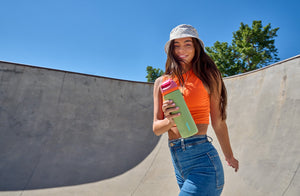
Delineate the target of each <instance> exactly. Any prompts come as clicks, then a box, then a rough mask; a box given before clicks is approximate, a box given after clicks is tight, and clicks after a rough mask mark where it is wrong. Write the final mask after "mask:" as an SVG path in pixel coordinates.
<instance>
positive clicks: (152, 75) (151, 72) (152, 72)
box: [146, 66, 164, 82]
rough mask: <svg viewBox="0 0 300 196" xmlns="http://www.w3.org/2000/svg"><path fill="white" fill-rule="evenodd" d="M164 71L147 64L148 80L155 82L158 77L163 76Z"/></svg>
mask: <svg viewBox="0 0 300 196" xmlns="http://www.w3.org/2000/svg"><path fill="white" fill-rule="evenodd" d="M163 74H164V71H163V70H161V69H159V68H153V67H152V66H147V76H146V78H147V81H148V82H154V81H155V80H156V78H158V77H160V76H162V75H163Z"/></svg>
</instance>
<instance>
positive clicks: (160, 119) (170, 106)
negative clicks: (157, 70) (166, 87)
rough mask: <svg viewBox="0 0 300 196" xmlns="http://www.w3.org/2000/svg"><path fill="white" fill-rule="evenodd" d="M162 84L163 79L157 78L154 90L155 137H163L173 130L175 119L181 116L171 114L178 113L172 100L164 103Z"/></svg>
mask: <svg viewBox="0 0 300 196" xmlns="http://www.w3.org/2000/svg"><path fill="white" fill-rule="evenodd" d="M161 83H162V77H159V78H157V79H156V80H155V83H154V88H153V101H154V106H153V109H154V112H153V114H154V116H153V132H154V133H155V135H161V134H163V133H165V132H167V131H168V130H169V129H171V127H173V126H174V125H175V122H174V120H173V118H174V117H176V116H178V115H180V114H179V113H178V114H175V115H171V114H170V112H173V111H176V110H178V108H176V107H175V104H174V103H173V101H171V100H167V101H165V102H163V100H162V94H161V91H160V85H161ZM163 110H164V111H163ZM164 113H165V114H167V115H165V114H164ZM164 117H165V118H164Z"/></svg>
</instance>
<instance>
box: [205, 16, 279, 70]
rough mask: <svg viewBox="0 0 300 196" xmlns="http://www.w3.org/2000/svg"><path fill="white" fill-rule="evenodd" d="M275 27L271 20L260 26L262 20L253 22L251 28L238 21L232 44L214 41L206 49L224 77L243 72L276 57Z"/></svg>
mask: <svg viewBox="0 0 300 196" xmlns="http://www.w3.org/2000/svg"><path fill="white" fill-rule="evenodd" d="M278 30H279V28H275V29H271V24H270V23H269V24H268V25H266V26H265V27H263V26H262V22H261V21H253V22H252V27H249V26H248V25H247V24H244V23H241V26H240V28H239V30H237V31H235V32H233V39H232V43H231V45H229V44H228V43H227V42H218V41H217V42H215V43H214V45H213V46H212V47H206V48H205V49H206V51H207V53H208V55H210V56H211V57H212V59H213V60H214V61H215V63H216V65H217V67H218V68H219V69H220V71H221V73H222V74H223V76H231V75H235V74H238V73H244V72H247V71H251V70H255V69H257V68H261V67H264V66H266V65H267V64H269V63H271V62H277V61H278V60H279V58H278V57H277V56H278V55H277V53H278V52H277V49H276V47H275V45H274V43H275V40H274V37H276V36H277V34H276V33H277V31H278Z"/></svg>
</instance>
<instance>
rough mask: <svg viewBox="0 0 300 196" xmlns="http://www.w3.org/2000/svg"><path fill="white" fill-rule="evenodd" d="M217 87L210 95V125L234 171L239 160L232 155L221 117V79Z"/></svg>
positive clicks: (226, 130) (224, 124)
mask: <svg viewBox="0 0 300 196" xmlns="http://www.w3.org/2000/svg"><path fill="white" fill-rule="evenodd" d="M219 83H220V84H219V85H218V86H219V87H220V88H219V89H217V88H215V89H217V90H215V91H213V92H212V91H211V95H210V115H211V123H212V127H213V129H214V131H215V133H216V136H217V138H218V141H219V143H220V146H221V148H222V151H223V154H224V156H225V159H226V161H227V163H228V165H229V166H231V167H233V168H235V171H237V170H238V169H239V162H238V160H236V159H235V158H234V156H233V152H232V149H231V145H230V140H229V134H228V128H227V124H226V121H225V120H223V119H222V115H221V111H220V109H219V107H220V94H221V86H222V85H221V80H220V81H219Z"/></svg>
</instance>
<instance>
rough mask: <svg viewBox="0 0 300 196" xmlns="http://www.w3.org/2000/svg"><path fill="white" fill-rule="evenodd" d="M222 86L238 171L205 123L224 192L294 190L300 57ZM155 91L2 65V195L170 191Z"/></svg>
mask: <svg viewBox="0 0 300 196" xmlns="http://www.w3.org/2000/svg"><path fill="white" fill-rule="evenodd" d="M225 84H226V87H227V90H228V119H227V125H228V129H229V134H230V139H231V144H232V148H233V151H234V153H235V156H236V157H237V158H238V160H239V161H240V170H239V172H238V173H235V172H234V171H233V169H232V168H231V167H228V166H227V165H226V162H225V160H224V156H223V154H222V151H221V149H220V146H219V144H218V141H217V139H216V137H215V134H214V132H213V130H212V128H211V127H209V132H208V135H210V136H212V137H213V138H214V141H213V144H214V145H215V146H216V148H217V149H218V151H219V154H220V157H221V160H222V161H223V166H224V170H225V187H224V191H223V193H222V195H224V196H227V195H228V196H248V195H249V196H253V195H255V196H265V195H272V196H273V195H275V196H276V195H278V196H282V195H285V196H294V195H299V192H300V172H299V167H300V156H299V155H300V142H299V141H300V121H299V119H300V91H299V84H300V55H298V56H295V57H293V58H291V59H287V60H284V61H281V62H279V63H276V64H274V65H271V66H268V67H266V68H264V69H260V70H257V71H253V72H250V73H247V74H242V75H238V76H234V77H229V78H225ZM152 88H153V85H152V84H148V83H136V82H128V81H121V80H114V79H107V78H101V77H96V76H88V75H82V74H75V73H69V72H62V71H55V70H48V69H43V68H36V67H29V66H23V65H16V64H12V63H5V62H2V63H0V195H1V196H17V195H18V196H19V195H22V196H35V195H36V196H40V195H51V196H52V195H57V196H62V195H63V196H65V195H95V196H96V195H97V196H98V195H105V196H110V195H112V196H115V195H122V196H127V195H128V196H132V195H135V196H140V195H143V196H147V195H149V196H153V195H159V196H161V195H164V196H165V195H166V196H167V195H170V196H171V195H177V194H178V192H179V189H178V187H177V184H176V180H175V176H174V172H173V168H172V163H171V160H170V154H169V150H168V146H167V139H168V138H167V135H166V134H164V135H163V136H162V137H161V138H160V139H159V137H156V136H154V134H153V133H152V130H151V129H152V110H153V108H152V107H153V106H152V104H153V103H152V102H153V101H152ZM158 140H159V142H158ZM157 142H158V143H157ZM154 147H155V148H154ZM72 185H73V186H72ZM8 190H9V191H8Z"/></svg>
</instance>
